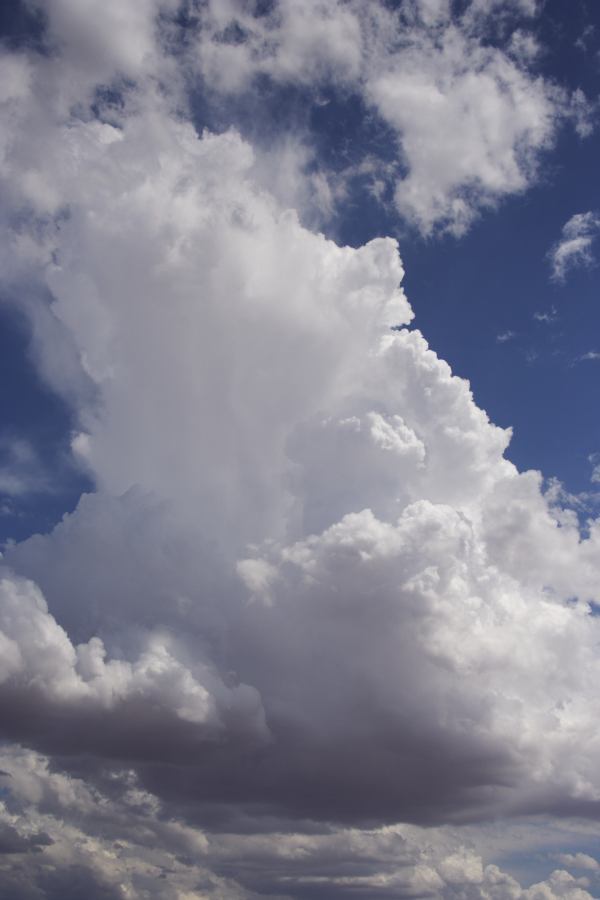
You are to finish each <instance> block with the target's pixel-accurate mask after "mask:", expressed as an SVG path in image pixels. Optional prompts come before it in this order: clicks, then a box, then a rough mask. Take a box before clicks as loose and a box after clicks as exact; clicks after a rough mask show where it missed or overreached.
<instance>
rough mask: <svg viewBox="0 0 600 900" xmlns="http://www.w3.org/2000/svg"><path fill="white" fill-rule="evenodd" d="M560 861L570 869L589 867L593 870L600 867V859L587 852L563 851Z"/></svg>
mask: <svg viewBox="0 0 600 900" xmlns="http://www.w3.org/2000/svg"><path fill="white" fill-rule="evenodd" d="M558 861H559V862H561V863H562V864H563V866H568V868H570V869H589V870H590V871H592V872H596V871H597V870H598V869H600V865H599V864H598V861H597V860H595V859H594V858H593V856H588V854H587V853H561V854H560V856H559V857H558Z"/></svg>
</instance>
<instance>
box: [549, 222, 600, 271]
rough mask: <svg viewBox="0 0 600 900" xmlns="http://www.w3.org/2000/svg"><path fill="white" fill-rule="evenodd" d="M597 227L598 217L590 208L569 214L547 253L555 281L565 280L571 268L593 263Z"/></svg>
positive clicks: (598, 227) (598, 225) (599, 223)
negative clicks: (557, 239)
mask: <svg viewBox="0 0 600 900" xmlns="http://www.w3.org/2000/svg"><path fill="white" fill-rule="evenodd" d="M599 229H600V217H599V216H598V214H597V213H596V212H594V211H592V210H590V211H589V212H584V213H576V214H575V215H574V216H571V218H570V219H569V221H568V222H567V223H566V224H565V225H564V226H563V229H562V234H561V237H560V240H559V241H558V242H557V243H556V244H555V245H554V247H553V248H552V249H551V250H550V252H549V254H548V258H549V260H550V265H551V267H552V278H553V279H554V280H555V281H558V282H563V281H565V279H566V277H567V275H568V273H569V272H570V271H572V270H573V269H578V268H582V267H584V268H585V267H589V266H592V265H594V262H595V256H594V252H593V246H594V242H595V241H596V238H597V236H598V230H599Z"/></svg>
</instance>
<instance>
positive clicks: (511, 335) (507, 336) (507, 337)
mask: <svg viewBox="0 0 600 900" xmlns="http://www.w3.org/2000/svg"><path fill="white" fill-rule="evenodd" d="M516 336H517V335H516V333H515V332H514V331H503V332H502V333H501V334H498V335H496V341H497V343H498V344H506V342H507V341H513V340H514V339H515V338H516Z"/></svg>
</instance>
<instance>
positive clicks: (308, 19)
mask: <svg viewBox="0 0 600 900" xmlns="http://www.w3.org/2000/svg"><path fill="white" fill-rule="evenodd" d="M538 10H539V6H538V4H536V3H534V2H528V0H524V2H515V3H511V4H506V3H504V2H503V3H497V2H471V3H470V4H468V5H467V6H466V8H465V10H464V12H463V14H462V15H461V16H457V15H455V14H453V13H452V12H451V9H450V4H448V3H447V2H438V0H431V2H424V0H421V2H411V3H404V4H401V5H399V6H398V8H397V9H395V10H391V9H390V8H389V6H386V5H385V4H383V3H379V2H376V3H370V4H364V3H361V2H352V3H349V4H341V3H339V2H337V0H311V2H310V3H300V2H297V0H284V2H279V3H276V4H274V5H273V7H272V11H271V12H270V13H269V14H267V15H262V14H261V15H259V16H257V15H253V14H252V13H251V12H249V11H248V7H247V5H245V4H243V3H239V2H232V3H228V4H225V5H223V4H218V3H208V4H207V5H206V6H205V7H204V8H203V12H202V18H201V28H200V29H199V32H198V39H197V45H196V51H195V52H196V56H194V57H192V65H195V66H196V68H197V69H198V70H199V71H200V72H201V73H202V75H203V77H204V79H206V81H207V83H208V84H209V85H210V87H211V88H213V89H215V90H217V91H219V92H222V93H223V94H224V95H231V94H232V93H233V94H238V93H242V94H243V93H244V92H247V91H248V86H249V85H251V84H252V83H253V79H255V78H257V77H258V76H261V77H268V78H269V79H271V80H272V81H274V82H275V83H282V84H291V83H293V84H295V85H298V84H300V85H303V86H304V87H305V88H307V89H313V90H314V89H315V88H318V87H319V86H322V85H327V84H333V85H335V86H337V87H342V88H343V89H344V90H346V91H349V92H351V94H352V95H355V96H356V97H358V98H361V99H362V101H363V102H364V103H366V104H367V106H368V107H370V109H371V110H372V112H373V113H374V114H375V115H376V116H378V117H380V118H381V119H382V120H383V122H384V123H385V124H386V125H387V126H388V128H389V129H390V137H389V143H390V145H391V148H392V149H393V144H394V143H396V144H397V156H396V159H397V164H396V171H395V173H394V182H395V183H394V196H395V203H396V207H397V210H398V212H399V213H400V215H401V216H402V217H404V218H405V219H407V220H408V221H410V222H412V223H413V224H414V225H415V226H416V227H417V228H419V230H420V231H421V232H422V233H423V234H430V233H431V232H432V231H433V230H434V229H440V228H441V229H447V230H449V231H451V232H452V233H454V234H456V235H460V234H462V233H464V232H465V231H466V230H467V229H468V228H469V226H470V224H471V223H472V221H473V220H474V219H475V218H476V217H477V215H478V214H479V213H480V211H481V210H482V209H485V208H486V207H492V206H494V205H496V204H497V203H498V202H499V201H501V200H502V199H503V198H504V197H507V196H510V195H511V194H514V193H518V192H521V191H523V190H525V189H526V188H527V187H528V186H529V185H530V184H531V183H533V182H534V181H535V179H536V173H537V166H538V161H539V159H540V157H541V155H542V154H543V153H544V151H545V150H546V149H548V147H549V146H551V145H552V143H553V140H554V137H555V135H556V131H557V128H558V126H559V124H560V123H561V122H562V121H564V120H565V119H566V118H568V117H569V116H571V115H573V116H575V117H576V119H577V121H578V122H579V123H580V125H579V126H578V127H579V128H580V130H581V131H582V133H583V132H586V133H589V130H590V129H591V125H590V124H589V116H588V111H589V104H588V102H587V100H586V98H585V96H584V95H583V93H582V92H581V91H580V90H579V91H577V92H576V94H575V95H574V96H573V99H572V101H571V100H570V99H569V96H568V94H567V93H566V92H565V91H562V90H561V89H559V88H557V86H556V85H553V84H551V83H550V82H549V81H545V80H544V79H543V78H542V77H540V76H539V75H536V74H534V73H533V72H531V71H529V69H528V66H529V65H530V63H531V60H532V59H533V58H534V56H535V53H536V45H535V41H534V38H533V37H532V35H531V34H530V33H529V32H528V31H527V22H528V19H529V18H530V17H534V16H535V15H536V14H537V12H538ZM499 13H501V15H500V16H499ZM523 17H525V19H523ZM501 22H505V23H508V26H509V27H508V31H509V35H510V36H509V38H506V36H505V35H502V29H501V28H500V23H501ZM515 23H517V24H522V25H523V27H521V28H519V29H517V26H516V25H515ZM495 27H497V28H499V29H500V37H499V38H498V39H497V40H495V41H494V42H493V43H492V42H490V41H489V40H488V39H487V38H488V37H489V34H490V32H491V31H493V30H494V28H495ZM234 36H235V39H234ZM586 117H587V118H586ZM585 123H587V124H585ZM586 129H587V131H586Z"/></svg>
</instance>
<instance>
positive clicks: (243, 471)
mask: <svg viewBox="0 0 600 900" xmlns="http://www.w3.org/2000/svg"><path fill="white" fill-rule="evenodd" d="M498 5H499V4H495V6H498ZM258 6H260V5H259V4H256V7H257V8H254V5H253V4H250V3H239V4H238V3H235V2H228V3H199V4H197V5H196V4H188V7H187V8H186V10H182V9H180V8H179V6H178V4H177V3H176V2H174V0H171V2H162V3H161V2H158V0H156V2H143V3H141V2H140V3H137V2H136V3H133V4H125V3H121V2H117V0H114V2H102V3H101V2H91V0H89V2H86V3H80V2H75V0H51V2H47V3H45V4H43V6H42V5H41V4H40V9H41V13H40V15H41V14H42V12H43V20H42V26H43V29H44V32H43V33H44V42H45V43H44V46H43V48H42V49H41V50H40V51H39V52H38V51H33V50H22V51H17V50H13V51H8V50H7V51H4V52H3V54H2V56H1V58H0V70H1V72H2V73H3V74H2V79H1V84H0V100H1V104H0V117H1V122H2V127H1V133H2V146H1V152H2V157H1V167H0V175H1V179H2V180H1V187H0V190H1V191H2V198H3V203H2V210H3V212H2V222H1V225H2V229H3V241H2V244H3V250H2V258H1V265H2V279H3V292H4V296H5V298H7V301H8V302H11V303H12V304H14V305H17V306H18V307H19V308H20V309H21V310H22V312H23V313H24V314H26V315H27V316H28V318H29V321H30V323H31V328H32V335H33V338H32V353H33V354H34V359H35V364H36V366H37V368H38V371H39V373H40V375H41V377H42V378H43V379H44V380H45V382H46V384H47V385H48V386H49V387H51V388H52V389H53V390H54V391H55V392H57V393H58V394H60V395H61V396H62V397H63V398H64V400H65V402H66V403H68V404H69V406H70V408H71V409H72V411H73V416H74V421H76V423H77V427H76V429H75V431H74V433H73V435H72V452H73V455H74V457H75V458H76V459H77V460H78V464H79V465H80V466H81V467H83V468H84V469H85V471H86V472H87V473H88V474H89V476H90V478H91V479H92V481H93V484H94V486H95V489H94V491H93V492H92V493H89V494H86V495H84V496H82V497H81V500H80V502H79V504H78V506H77V508H76V509H75V511H74V512H73V513H72V514H69V515H65V517H64V518H63V520H62V521H61V522H60V523H59V524H58V525H57V526H56V527H55V528H54V529H53V530H52V531H51V532H50V533H48V534H43V535H40V534H38V535H34V536H31V537H30V538H28V539H27V540H24V541H23V542H21V543H18V544H14V543H12V544H10V545H9V546H8V547H7V548H6V552H5V554H4V557H3V560H2V572H1V579H0V709H1V721H2V733H3V737H4V738H5V744H4V746H3V748H2V759H1V760H0V765H1V768H2V772H3V775H2V778H3V785H4V791H3V794H2V805H1V807H0V810H1V820H0V821H1V825H0V853H2V854H4V859H5V860H7V862H6V863H5V864H4V865H3V868H2V872H3V874H2V876H1V878H2V879H3V881H0V885H1V886H0V893H1V894H2V896H6V897H10V898H15V900H19V898H40V897H49V898H58V897H61V898H65V897H78V898H81V897H90V898H96V897H98V898H100V897H102V898H126V897H127V898H150V897H161V898H173V900H176V898H177V900H191V898H204V897H210V898H227V900H230V898H250V897H260V896H272V897H278V898H281V900H283V898H300V897H315V898H317V897H318V898H329V897H346V896H348V897H350V896H352V897H364V898H372V897H378V896H381V897H404V896H436V897H449V898H453V897H456V898H459V897H465V898H466V897H469V898H471V897H472V898H484V897H485V898H492V897H493V898H520V897H523V898H530V900H534V898H541V897H543V898H554V897H566V898H572V900H584V898H588V897H590V896H591V895H590V894H589V893H588V890H587V889H588V887H589V880H587V876H586V873H585V871H584V872H577V865H579V863H578V860H579V859H580V857H581V858H582V859H583V858H584V856H585V854H582V853H577V852H574V853H565V851H567V850H570V849H572V848H571V843H569V841H568V840H567V838H565V839H564V842H563V845H562V846H561V847H560V848H558V849H559V850H560V851H561V852H562V858H563V860H567V863H569V860H570V861H571V863H572V866H571V868H573V866H574V867H575V868H574V869H573V871H574V874H573V872H567V871H565V870H564V869H557V870H556V871H555V872H554V873H553V874H552V875H550V876H548V878H547V880H545V881H543V882H541V883H540V884H538V885H534V886H533V887H531V888H522V887H521V886H520V885H519V883H518V882H517V881H516V880H515V879H514V878H513V877H512V876H511V875H509V874H507V873H506V872H503V871H502V870H501V869H500V868H498V867H497V866H496V865H495V864H494V859H493V847H494V842H493V840H492V838H491V837H489V838H487V840H488V845H487V849H486V845H485V840H486V839H484V838H482V835H485V834H486V833H487V832H486V831H485V829H486V828H491V826H489V825H487V824H486V823H489V822H492V821H494V820H498V819H499V818H501V817H504V819H505V821H509V822H510V821H511V817H515V818H519V817H520V818H521V819H522V818H523V817H526V816H529V817H531V816H537V817H538V819H537V822H538V825H537V827H538V830H539V829H543V828H546V827H549V826H547V824H546V825H544V824H543V823H547V822H548V821H549V817H550V816H556V817H558V818H560V817H562V816H574V815H580V816H588V815H592V814H593V813H596V812H597V810H598V803H599V801H600V742H599V738H598V735H597V722H598V718H599V716H600V701H599V699H598V691H597V685H598V682H599V680H600V657H599V655H598V645H599V642H600V625H599V624H598V621H599V620H598V619H597V618H595V617H594V615H593V614H592V609H593V603H594V602H600V562H599V560H600V552H599V551H600V525H598V524H597V523H596V522H590V523H589V528H588V530H587V531H586V534H585V536H582V535H581V534H580V530H579V525H578V522H577V519H576V517H575V516H574V514H572V513H569V512H568V511H565V510H563V509H560V508H558V507H556V506H554V505H553V504H552V502H551V501H550V500H549V499H548V498H547V497H545V496H544V494H543V493H542V490H541V484H542V482H541V476H540V475H538V474H537V473H535V472H526V473H519V472H518V471H517V470H516V469H515V467H514V466H513V465H512V464H511V463H510V462H508V461H507V460H506V459H505V458H504V455H503V454H504V451H505V449H506V447H507V444H508V441H509V439H510V433H509V432H507V431H505V430H502V429H499V428H497V427H495V426H494V425H493V424H492V423H490V421H489V420H488V418H487V416H486V414H485V413H484V412H483V411H482V410H481V409H479V408H478V407H477V406H476V405H475V403H474V401H473V398H472V395H471V393H470V389H469V385H468V383H467V382H465V381H463V380H461V379H460V378H457V377H455V376H453V375H452V372H451V371H450V368H449V367H448V365H447V364H446V363H445V362H443V361H442V360H440V359H438V357H437V356H436V355H435V354H434V353H433V352H432V351H431V350H430V349H429V348H428V345H427V343H426V340H425V339H424V338H423V336H422V335H421V334H420V333H419V331H417V330H411V329H410V328H409V327H408V326H409V325H410V323H411V320H412V317H413V313H412V311H411V308H410V306H409V303H408V301H407V299H406V297H405V295H404V293H403V291H402V288H401V286H400V285H401V282H402V278H403V269H402V264H401V261H400V257H399V252H398V246H397V244H396V242H395V240H393V239H392V238H377V239H375V240H372V241H371V242H369V243H367V244H366V245H365V246H361V247H358V248H351V247H342V246H338V245H337V244H336V243H334V242H333V241H332V240H329V239H327V238H326V237H324V236H323V235H322V234H320V233H316V232H313V231H311V230H309V229H308V228H307V227H306V226H305V225H304V224H303V220H302V218H301V217H300V216H299V215H298V214H297V213H296V212H294V210H292V209H289V208H286V207H285V205H284V204H282V202H281V199H280V195H279V193H278V191H277V190H276V188H275V187H273V189H272V190H271V189H270V188H269V184H268V179H266V178H265V175H264V167H263V166H262V164H261V163H262V157H261V154H263V153H264V152H265V151H264V147H261V146H260V142H258V143H257V146H256V147H255V148H253V147H252V145H251V143H250V142H249V141H248V140H247V139H245V138H243V137H242V136H241V135H240V133H239V131H237V130H236V129H235V128H233V127H232V128H227V129H224V130H220V131H218V132H209V131H204V132H201V133H199V131H198V130H197V128H196V127H195V125H194V121H195V120H194V114H193V106H192V107H190V106H188V105H187V104H188V100H189V96H190V84H196V81H197V79H199V78H203V79H204V81H203V82H202V84H203V86H204V89H205V90H206V92H207V94H208V95H210V96H211V97H212V101H211V102H213V103H214V104H216V105H218V104H219V103H221V104H222V108H223V109H228V108H229V106H228V104H230V103H231V93H232V92H235V91H241V87H240V84H241V83H242V82H243V80H244V79H246V82H245V83H246V86H248V85H249V84H250V82H251V80H252V79H253V78H256V79H257V80H258V83H261V81H260V80H261V79H264V78H267V77H268V78H270V79H272V80H273V81H274V82H283V81H286V80H288V79H293V78H295V79H296V80H298V81H299V82H300V83H302V84H303V85H304V87H305V88H306V89H307V90H311V89H312V86H311V85H312V83H313V81H317V80H320V79H329V81H330V82H333V83H342V85H343V89H344V90H348V89H350V88H348V85H349V84H353V85H354V87H352V90H357V91H360V92H362V94H363V102H364V103H368V104H371V105H372V106H373V109H375V110H379V113H380V114H381V115H382V116H383V118H384V119H387V120H388V123H391V125H392V126H393V127H394V128H395V129H397V130H398V134H399V135H400V136H399V138H398V140H399V141H400V140H403V141H404V144H403V150H402V152H403V154H404V160H405V164H406V166H407V169H406V172H405V173H404V175H403V176H402V177H401V178H400V180H399V181H398V184H397V186H396V189H395V190H396V194H395V197H396V202H397V203H398V204H399V208H400V209H401V212H402V214H403V215H405V216H406V217H407V218H408V219H409V220H413V221H417V224H419V226H420V227H421V228H422V230H425V231H427V230H430V229H431V228H432V227H434V225H435V224H436V223H438V224H439V222H441V223H442V226H443V227H445V226H446V225H448V223H450V224H451V225H452V226H453V227H454V226H455V227H456V228H457V229H459V230H460V228H462V227H466V224H467V223H468V222H469V221H470V220H471V218H472V215H473V214H474V212H475V210H476V208H477V207H478V205H481V204H483V205H485V204H487V203H489V202H491V200H494V199H497V198H498V197H500V196H501V195H503V194H505V193H507V192H510V191H513V190H520V189H522V188H523V187H524V186H525V184H526V182H527V179H528V178H529V177H533V168H532V167H533V156H534V154H535V153H536V152H537V151H538V150H539V149H540V148H541V147H542V146H543V145H544V144H545V142H547V141H548V140H550V139H551V133H552V128H554V127H555V126H556V122H557V120H558V119H559V118H560V116H561V115H562V114H563V112H564V103H565V102H566V101H565V98H564V97H563V96H562V95H560V96H559V94H560V92H559V91H558V88H551V87H549V86H548V85H546V84H545V83H544V82H542V81H540V80H535V79H532V78H530V76H529V75H528V73H527V70H526V68H525V67H524V64H523V65H522V64H521V63H518V62H515V58H514V55H513V57H511V56H510V55H508V51H506V52H505V51H503V50H501V49H500V48H499V47H498V48H497V49H496V50H493V51H492V50H491V49H489V48H488V50H484V49H483V45H480V44H479V43H478V41H479V40H480V38H479V35H480V31H481V29H482V28H483V26H482V24H481V22H482V17H485V16H486V15H487V14H488V13H489V12H490V10H488V8H487V7H490V8H491V7H492V6H494V4H490V3H488V4H484V3H482V2H473V3H472V4H471V5H470V7H469V9H468V10H467V11H466V12H465V14H464V17H463V19H461V20H460V21H458V22H457V21H456V18H455V17H453V16H452V14H451V10H450V5H449V4H446V3H443V2H424V0H422V2H420V3H416V2H415V3H407V4H405V6H404V8H403V11H402V16H403V18H401V17H399V16H400V14H399V13H394V11H393V10H391V9H390V7H389V6H387V5H386V6H384V5H383V4H381V5H379V4H376V3H372V4H366V3H365V4H363V3H358V2H351V3H348V4H342V3H335V2H333V0H331V2H320V3H311V4H303V3H300V2H293V0H286V2H283V0H282V2H281V3H280V4H274V5H273V7H272V8H271V7H269V8H268V9H267V8H266V7H268V6H269V5H268V4H265V5H264V6H265V9H264V10H262V11H261V10H260V9H258ZM306 6H310V7H311V8H312V7H314V9H313V13H312V14H311V15H313V14H314V17H316V19H319V17H320V18H321V19H322V20H323V22H325V23H326V26H327V27H324V28H323V29H322V30H320V31H319V32H318V39H317V32H316V31H315V21H316V19H315V18H312V19H311V18H310V17H308V16H307V14H306V9H305V7H306ZM504 6H505V7H506V10H505V11H510V10H512V11H513V12H515V10H516V13H519V12H520V13H521V14H523V15H525V16H527V15H534V14H535V4H534V3H521V4H513V5H512V6H510V4H504ZM509 7H510V10H509ZM184 13H185V15H184ZM507 14H508V12H507ZM219 17H220V18H219ZM234 20H235V23H236V26H235V28H237V30H235V28H234V27H233V25H232V24H231V23H232V21H234ZM392 20H393V26H394V28H396V29H398V32H397V34H402V33H406V36H407V37H406V41H405V42H404V44H402V43H401V42H400V43H396V44H394V42H393V41H392V40H391V37H389V32H388V40H387V43H386V45H385V53H386V54H387V56H386V57H385V60H384V61H385V66H383V63H382V62H381V60H382V59H383V57H381V55H380V54H378V52H377V46H380V44H379V43H378V42H381V40H382V34H383V33H386V25H385V23H386V22H388V23H389V22H391V21H392ZM182 29H183V32H182ZM228 29H229V30H228ZM402 29H404V32H403V31H402ZM186 35H187V36H188V38H189V40H185V36H186ZM523 40H524V39H523ZM461 47H462V48H463V49H461ZM421 52H423V53H424V57H423V59H424V61H425V67H424V68H423V69H422V73H423V74H422V76H419V78H417V76H413V75H410V70H411V66H412V63H413V60H414V56H415V54H418V53H421ZM394 54H396V55H395V56H394ZM455 54H459V55H460V54H462V57H461V58H462V59H463V60H464V64H463V65H462V68H461V72H460V75H456V73H455V74H454V75H453V74H452V72H454V68H455V67H456V65H457V62H456V56H455ZM376 58H379V60H380V63H381V66H380V69H381V70H380V71H376V66H375V62H374V60H375V59H376ZM227 60H229V62H227ZM382 66H383V68H382ZM235 67H237V68H235ZM384 69H385V71H384ZM431 69H435V71H436V72H438V74H437V75H435V76H434V75H433V74H432V71H431ZM440 72H441V74H440ZM407 73H409V74H407ZM217 76H219V78H218V77H217ZM419 79H420V80H419ZM431 79H433V80H434V81H435V83H436V84H437V86H438V87H437V88H436V90H437V93H435V95H433V94H432V93H431V90H430V88H429V87H428V84H429V81H430V80H431ZM450 81H452V82H453V84H454V85H455V88H456V90H454V91H453V92H451V94H448V95H445V94H444V91H446V89H447V86H448V84H449V83H450ZM498 85H501V86H502V87H501V88H500V87H498ZM248 89H249V88H248ZM478 92H481V93H478ZM423 95H425V96H426V97H428V98H429V101H430V102H429V101H428V104H429V105H428V106H427V110H426V112H425V117H424V118H421V119H420V120H419V122H417V118H418V116H417V112H416V110H417V108H418V107H419V106H420V105H421V103H422V99H419V98H422V96H423ZM460 98H462V99H460ZM481 98H483V99H481ZM524 99H527V103H529V104H530V106H529V107H528V108H527V109H525V108H524V107H523V105H522V102H524ZM480 101H481V103H483V106H484V107H485V109H486V110H488V111H489V115H495V114H497V115H498V121H504V120H505V119H510V122H511V125H510V129H512V130H510V129H509V131H508V132H506V131H503V133H502V138H501V140H500V139H499V143H497V144H494V143H493V142H490V139H489V135H491V134H497V129H496V125H495V124H493V123H491V122H490V121H489V120H482V119H481V118H480V117H479V115H478V113H477V110H478V109H479V108H480V107H479V106H478V104H479V103H480ZM454 103H456V104H458V105H459V106H460V109H461V110H462V114H463V115H464V116H465V117H466V118H465V121H466V122H467V123H468V124H469V127H470V129H471V131H470V133H471V139H470V140H471V146H472V148H473V153H474V154H475V156H474V158H473V161H472V162H469V163H467V162H465V166H468V170H469V173H468V177H467V176H465V175H464V173H463V172H462V171H460V170H459V169H457V168H456V159H457V158H458V156H460V154H461V151H460V147H459V148H458V150H457V156H456V157H455V156H452V155H451V156H450V157H448V159H449V162H448V168H447V169H446V170H445V171H443V172H442V171H441V170H439V169H438V167H437V164H436V159H435V153H437V152H439V147H438V150H435V152H434V149H435V148H434V143H435V141H436V140H437V138H436V137H435V135H434V131H435V128H436V127H437V125H438V124H439V122H440V119H439V116H438V113H437V112H436V111H435V110H436V109H440V110H442V111H443V115H442V118H441V121H442V124H444V123H445V125H444V127H447V128H451V127H453V117H454V113H453V107H452V104H454ZM513 104H514V105H515V106H516V107H518V108H519V109H520V110H521V113H522V116H523V121H521V119H519V118H517V119H514V118H511V108H512V105H513ZM413 118H414V121H413ZM525 119H526V120H527V125H526V126H525V124H524V120H525ZM551 120H552V122H551ZM463 125H464V122H462V123H459V126H458V127H459V128H462V127H463ZM471 126H472V127H471ZM466 139H467V138H465V140H466ZM478 142H479V143H478ZM507 144H508V145H510V146H506V145H507ZM419 147H425V152H421V151H420V150H418V149H417V148H419ZM485 148H487V149H485ZM477 154H479V155H477ZM431 167H433V169H434V170H435V173H436V174H435V177H434V178H433V180H432V179H431V178H430V177H429V175H428V172H429V169H430V168H431ZM307 177H308V176H307ZM463 191H466V193H462V192H463ZM461 198H462V199H461ZM473 823H479V824H477V827H472V826H473ZM508 827H509V826H507V828H508ZM515 827H516V826H515ZM556 827H557V829H559V828H560V826H556ZM524 830H525V832H527V829H526V828H525V829H524ZM527 834H528V835H529V836H528V838H527V839H528V840H532V841H533V840H534V838H533V837H532V834H531V833H529V832H527ZM513 840H514V837H513ZM523 840H525V838H523ZM478 841H479V843H478ZM490 847H491V848H492V849H491V850H490ZM557 853H558V850H557ZM482 857H485V858H484V859H483V861H482ZM585 859H587V860H590V859H591V857H589V856H585ZM567 863H563V864H565V865H567ZM591 863H592V865H591V866H590V865H589V864H588V865H587V870H589V871H592V870H593V868H594V866H593V863H594V860H591ZM569 865H570V864H568V865H567V868H569ZM585 868H586V867H585V866H584V869H585ZM589 871H588V875H589Z"/></svg>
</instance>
